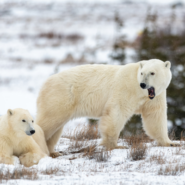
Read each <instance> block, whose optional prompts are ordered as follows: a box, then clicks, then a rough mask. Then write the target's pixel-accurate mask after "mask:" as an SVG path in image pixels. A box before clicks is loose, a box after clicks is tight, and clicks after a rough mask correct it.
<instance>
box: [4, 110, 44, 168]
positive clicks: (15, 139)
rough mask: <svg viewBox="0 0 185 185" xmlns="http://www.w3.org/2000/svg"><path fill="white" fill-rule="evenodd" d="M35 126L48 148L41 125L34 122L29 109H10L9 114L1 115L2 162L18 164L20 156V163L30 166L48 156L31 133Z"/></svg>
mask: <svg viewBox="0 0 185 185" xmlns="http://www.w3.org/2000/svg"><path fill="white" fill-rule="evenodd" d="M23 120H24V121H23ZM34 126H35V130H36V133H37V131H38V133H37V135H39V136H40V140H42V141H44V143H43V145H44V144H45V147H46V148H47V146H46V143H45V138H44V134H43V133H42V132H40V130H39V128H40V127H39V126H38V125H36V124H34V123H33V118H32V117H31V115H30V113H29V112H28V111H27V110H24V109H14V110H11V109H9V110H8V111H7V114H5V115H4V116H2V117H1V119H0V163H5V164H16V163H17V157H19V160H20V163H21V164H23V165H25V166H27V167H29V166H32V165H34V164H37V163H38V162H39V160H40V159H41V158H43V157H45V156H47V155H46V154H45V153H44V152H43V151H42V149H41V148H40V147H39V145H38V144H37V143H36V142H37V140H34V139H33V137H32V136H31V134H30V131H31V130H34ZM40 129H41V128H40ZM29 135H30V136H29ZM43 148H44V147H43ZM46 151H47V150H46Z"/></svg>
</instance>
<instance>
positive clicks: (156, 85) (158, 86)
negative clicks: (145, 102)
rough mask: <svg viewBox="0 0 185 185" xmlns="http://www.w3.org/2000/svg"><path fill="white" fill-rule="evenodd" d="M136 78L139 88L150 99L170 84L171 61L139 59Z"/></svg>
mask: <svg viewBox="0 0 185 185" xmlns="http://www.w3.org/2000/svg"><path fill="white" fill-rule="evenodd" d="M139 63H140V67H139V70H138V75H137V80H138V82H139V85H140V88H142V89H143V91H144V93H145V94H147V95H148V97H149V98H150V99H153V98H154V97H155V96H158V95H159V94H161V93H162V92H163V91H164V90H165V89H167V87H168V85H169V84H170V81H171V78H172V74H171V71H170V67H171V63H170V62H169V61H167V62H163V61H161V60H157V59H151V60H145V61H141V62H139Z"/></svg>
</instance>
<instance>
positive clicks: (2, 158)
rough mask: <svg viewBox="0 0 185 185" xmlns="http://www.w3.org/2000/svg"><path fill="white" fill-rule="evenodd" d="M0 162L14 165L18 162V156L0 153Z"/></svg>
mask: <svg viewBox="0 0 185 185" xmlns="http://www.w3.org/2000/svg"><path fill="white" fill-rule="evenodd" d="M0 163H3V164H12V165H15V164H17V163H19V162H18V158H17V157H16V156H13V155H12V156H11V155H5V154H2V153H1V154H0Z"/></svg>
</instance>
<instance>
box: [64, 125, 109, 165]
mask: <svg viewBox="0 0 185 185" xmlns="http://www.w3.org/2000/svg"><path fill="white" fill-rule="evenodd" d="M63 137H65V138H69V139H70V144H69V147H68V149H67V153H68V154H81V155H79V157H80V156H82V157H87V158H88V159H95V161H97V162H106V161H108V159H109V158H110V152H108V151H105V150H104V149H100V150H98V148H97V139H98V138H100V135H99V132H98V125H91V126H88V127H87V126H78V127H77V128H76V129H75V130H74V131H73V132H70V133H67V134H64V135H63ZM93 140H94V141H93ZM74 159H76V157H72V158H70V160H74Z"/></svg>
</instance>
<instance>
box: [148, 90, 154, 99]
mask: <svg viewBox="0 0 185 185" xmlns="http://www.w3.org/2000/svg"><path fill="white" fill-rule="evenodd" d="M148 97H149V98H150V99H151V100H152V99H153V98H154V97H155V89H154V88H153V87H150V88H149V89H148Z"/></svg>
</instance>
